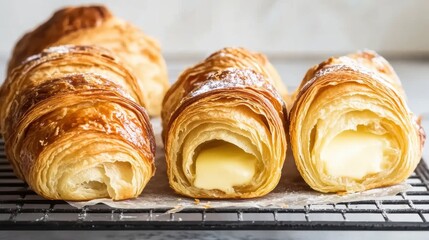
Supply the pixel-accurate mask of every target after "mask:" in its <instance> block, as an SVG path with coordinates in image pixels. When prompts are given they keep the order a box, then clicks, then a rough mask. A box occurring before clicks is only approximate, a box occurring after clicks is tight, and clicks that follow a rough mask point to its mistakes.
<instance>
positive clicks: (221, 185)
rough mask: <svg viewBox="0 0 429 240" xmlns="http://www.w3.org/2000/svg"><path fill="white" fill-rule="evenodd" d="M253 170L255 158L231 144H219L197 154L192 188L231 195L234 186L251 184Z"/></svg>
mask: <svg viewBox="0 0 429 240" xmlns="http://www.w3.org/2000/svg"><path fill="white" fill-rule="evenodd" d="M255 169H256V157H255V156H253V155H251V154H249V153H246V152H244V151H243V150H242V149H240V148H239V147H237V146H235V145H233V144H230V143H227V142H221V143H218V144H216V145H212V146H209V147H206V148H203V149H202V150H201V151H200V152H199V153H198V155H197V157H196V159H195V180H194V186H195V187H197V188H201V189H207V190H213V189H218V190H221V191H223V192H225V193H231V192H234V187H235V186H242V185H245V184H247V183H249V182H251V181H252V178H253V176H254V175H255Z"/></svg>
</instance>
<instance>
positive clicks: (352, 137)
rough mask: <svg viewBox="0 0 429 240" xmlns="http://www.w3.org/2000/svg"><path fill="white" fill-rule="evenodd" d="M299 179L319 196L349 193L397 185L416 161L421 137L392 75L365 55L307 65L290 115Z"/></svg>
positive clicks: (384, 65)
mask: <svg viewBox="0 0 429 240" xmlns="http://www.w3.org/2000/svg"><path fill="white" fill-rule="evenodd" d="M289 118H290V128H289V131H290V138H291V145H292V150H293V154H294V157H295V162H296V165H297V167H298V170H299V171H300V173H301V175H302V177H303V178H304V180H305V181H306V182H307V183H308V184H309V185H310V186H311V187H312V188H313V189H315V190H317V191H321V192H356V191H363V190H366V189H371V188H376V187H381V186H388V185H392V184H396V183H399V182H402V181H404V180H405V179H406V178H408V177H409V176H410V174H411V173H412V172H413V171H414V169H415V168H416V166H417V164H418V163H419V161H420V158H421V154H422V148H423V143H424V138H425V135H424V132H423V129H422V128H421V127H420V126H419V124H418V123H417V121H416V118H415V116H414V115H413V114H412V113H411V112H410V110H409V109H408V106H407V104H406V101H405V94H404V92H403V89H402V87H401V83H400V81H399V78H398V77H397V75H396V74H395V72H394V70H393V68H392V67H391V66H390V64H389V63H388V62H387V61H386V60H385V59H384V58H382V57H381V56H379V55H377V54H376V53H375V52H372V51H363V52H358V53H355V54H350V55H348V56H343V57H339V58H330V59H328V60H327V61H325V62H323V63H321V64H319V65H317V66H315V67H313V68H311V69H310V70H309V71H308V72H307V75H306V76H305V77H304V80H303V82H302V83H301V86H300V87H299V88H298V90H297V93H296V96H295V102H294V105H293V108H292V110H291V112H290V116H289Z"/></svg>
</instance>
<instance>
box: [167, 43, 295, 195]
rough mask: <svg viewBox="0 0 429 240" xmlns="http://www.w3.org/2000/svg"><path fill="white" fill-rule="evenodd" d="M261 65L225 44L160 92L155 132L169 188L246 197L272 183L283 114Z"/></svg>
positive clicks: (256, 57) (274, 79)
mask: <svg viewBox="0 0 429 240" xmlns="http://www.w3.org/2000/svg"><path fill="white" fill-rule="evenodd" d="M262 60H263V61H262ZM267 65H268V66H271V65H269V62H268V61H267V60H266V59H265V57H263V56H262V55H260V54H255V53H251V52H249V51H247V50H245V49H242V48H225V49H222V50H220V51H218V52H216V53H214V54H212V55H211V56H209V57H208V58H207V59H205V60H204V61H203V62H201V63H199V64H198V65H196V66H194V67H191V68H189V69H187V70H186V71H184V72H183V73H182V74H181V75H180V77H179V79H178V80H177V82H176V83H175V84H173V86H172V87H171V89H170V90H169V91H168V92H167V94H166V96H165V98H164V101H163V109H162V122H163V137H164V143H165V154H166V161H167V172H168V177H169V181H170V186H171V187H172V188H173V189H174V190H175V191H176V192H177V193H180V194H183V195H186V196H190V197H195V198H252V197H259V196H262V195H265V194H267V193H269V192H270V191H271V190H273V189H274V187H275V186H276V185H277V183H278V181H279V179H280V174H281V169H282V166H283V162H284V159H285V154H286V147H287V144H286V134H285V116H286V114H287V113H286V109H285V104H284V102H283V100H282V99H281V96H280V94H279V93H278V91H277V90H276V87H274V85H279V84H282V83H281V80H280V79H279V78H278V74H277V73H276V72H275V69H274V68H273V67H271V68H267V67H266V66H267ZM283 89H284V90H285V89H286V88H283Z"/></svg>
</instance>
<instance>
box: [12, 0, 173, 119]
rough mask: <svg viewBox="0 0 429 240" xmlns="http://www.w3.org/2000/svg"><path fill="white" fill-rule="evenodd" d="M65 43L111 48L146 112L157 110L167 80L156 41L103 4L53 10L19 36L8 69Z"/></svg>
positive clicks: (166, 87) (158, 110)
mask: <svg viewBox="0 0 429 240" xmlns="http://www.w3.org/2000/svg"><path fill="white" fill-rule="evenodd" d="M69 44H73V45H97V46H100V47H104V48H107V49H109V50H110V51H112V53H114V54H115V55H117V56H118V57H119V59H120V60H121V61H122V62H123V64H124V66H126V67H128V68H129V69H130V70H131V72H132V73H133V74H134V75H135V76H136V77H137V79H138V84H139V85H140V88H141V90H142V92H143V97H144V98H145V102H146V108H147V110H148V112H149V114H150V115H153V116H156V115H159V114H160V112H161V101H160V99H162V98H163V96H164V94H165V92H166V91H167V89H168V87H169V83H168V77H167V69H166V65H165V61H164V59H163V57H162V55H161V51H160V48H159V45H158V43H157V42H156V41H155V40H154V39H152V38H151V37H149V36H147V35H146V34H144V33H143V32H142V31H140V30H139V29H138V28H136V27H135V26H133V25H131V24H130V23H128V22H125V21H123V20H121V19H119V18H117V17H115V16H113V15H112V13H111V12H110V11H109V10H108V9H107V8H106V7H103V6H82V7H67V8H64V9H61V10H59V11H57V12H55V13H54V15H53V16H52V17H51V18H50V19H48V20H47V21H46V22H45V23H43V24H41V25H40V26H39V27H37V28H36V29H34V30H33V31H31V32H29V33H27V34H25V35H24V36H23V37H22V38H21V39H20V40H19V42H18V43H17V44H16V46H15V48H14V50H13V55H12V58H11V60H10V61H9V66H8V73H10V72H11V71H12V70H13V68H15V67H16V66H17V65H19V64H20V63H21V62H22V61H24V60H25V59H26V58H27V57H29V56H31V55H34V54H38V53H40V52H41V51H42V50H43V49H45V48H47V47H50V46H58V45H69ZM149 86H150V87H149Z"/></svg>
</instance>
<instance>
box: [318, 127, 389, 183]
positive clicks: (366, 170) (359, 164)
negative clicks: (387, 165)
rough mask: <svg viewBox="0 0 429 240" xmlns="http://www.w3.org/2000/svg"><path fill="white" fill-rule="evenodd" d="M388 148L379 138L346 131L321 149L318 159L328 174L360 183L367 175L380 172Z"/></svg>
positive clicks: (371, 134) (367, 133) (368, 134)
mask: <svg viewBox="0 0 429 240" xmlns="http://www.w3.org/2000/svg"><path fill="white" fill-rule="evenodd" d="M388 146H389V143H388V141H387V139H386V138H385V137H383V136H382V135H377V134H373V133H369V132H363V131H353V130H348V131H344V132H342V133H340V134H338V135H337V136H335V137H334V139H332V141H331V142H330V143H328V144H327V145H325V146H324V147H323V149H322V152H321V160H322V161H323V162H324V166H325V172H326V173H327V174H328V175H330V176H333V177H350V178H354V179H357V180H361V179H363V178H364V177H365V176H366V175H368V174H374V173H378V172H380V171H382V166H383V161H384V158H385V157H384V152H385V150H386V149H387V148H388Z"/></svg>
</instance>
